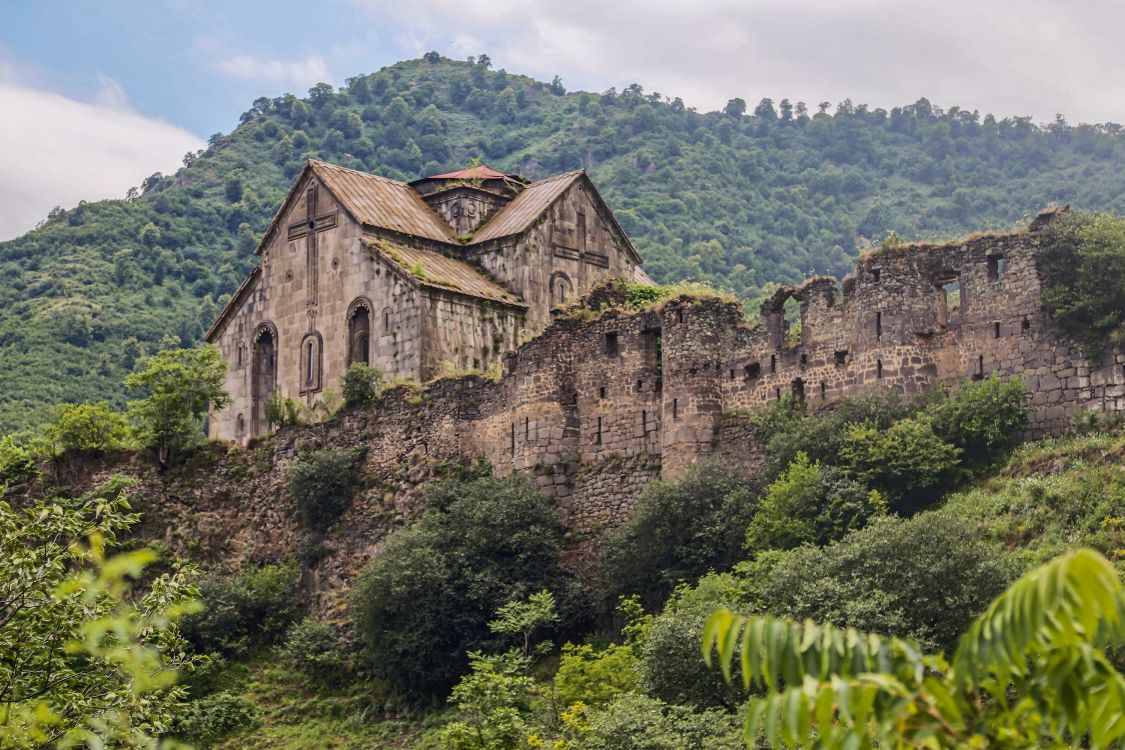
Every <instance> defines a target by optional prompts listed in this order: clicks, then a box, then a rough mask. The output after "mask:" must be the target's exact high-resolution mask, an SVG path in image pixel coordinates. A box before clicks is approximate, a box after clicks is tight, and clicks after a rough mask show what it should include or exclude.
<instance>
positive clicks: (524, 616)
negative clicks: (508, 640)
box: [488, 589, 559, 658]
mask: <svg viewBox="0 0 1125 750" xmlns="http://www.w3.org/2000/svg"><path fill="white" fill-rule="evenodd" d="M558 621H559V615H558V613H557V612H556V611H555V597H554V595H553V594H552V593H551V592H550V591H548V590H546V589H543V590H542V591H537V592H535V593H534V594H532V595H531V596H529V597H527V601H519V600H516V601H511V602H508V603H507V604H505V605H503V606H502V607H500V609H498V610H496V619H495V620H493V621H492V622H490V623H488V629H489V630H491V631H492V632H493V633H496V634H497V635H507V636H516V637H518V638H519V639H521V640H522V643H520V644H519V649H520V653H521V654H523V655H524V656H525V657H528V658H531V656H532V655H533V654H536V653H546V652H547V651H550V650H551V642H550V641H543V642H542V643H537V644H536V645H535V648H532V646H531V636H532V634H533V633H535V631H536V630H540V629H541V628H545V627H550V626H551V625H554V624H556V623H557V622H558Z"/></svg>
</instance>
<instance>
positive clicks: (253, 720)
mask: <svg viewBox="0 0 1125 750" xmlns="http://www.w3.org/2000/svg"><path fill="white" fill-rule="evenodd" d="M258 724H259V717H258V711H257V709H256V708H255V707H254V704H252V703H250V701H248V700H246V699H245V698H243V697H242V696H241V695H238V694H236V693H232V692H222V693H214V694H212V695H208V696H205V697H203V698H200V699H199V700H195V701H192V702H190V703H188V704H187V705H186V706H185V707H184V710H183V713H182V714H181V715H180V717H179V718H178V719H177V720H176V723H175V725H174V726H173V732H172V733H173V734H175V735H176V736H177V737H180V738H181V739H184V740H187V741H189V742H193V743H195V744H196V745H197V746H199V747H201V748H205V747H208V746H210V745H211V744H212V743H213V742H216V741H218V740H221V739H223V738H224V737H227V736H229V735H231V734H234V733H235V732H238V731H242V730H246V729H253V728H254V727H256V726H258Z"/></svg>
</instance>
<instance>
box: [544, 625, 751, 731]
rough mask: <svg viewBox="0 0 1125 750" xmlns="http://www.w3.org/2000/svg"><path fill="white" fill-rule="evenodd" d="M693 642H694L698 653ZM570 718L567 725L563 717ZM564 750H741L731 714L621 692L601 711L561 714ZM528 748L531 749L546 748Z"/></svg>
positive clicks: (736, 723)
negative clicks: (694, 708)
mask: <svg viewBox="0 0 1125 750" xmlns="http://www.w3.org/2000/svg"><path fill="white" fill-rule="evenodd" d="M698 647H699V644H696V650H698ZM568 718H569V719H570V720H569V721H567V719H568ZM563 721H564V727H565V729H568V730H569V732H568V734H569V736H567V737H566V745H565V747H566V748H567V750H623V749H624V748H628V749H629V750H702V749H703V748H706V749H707V750H745V748H746V744H745V741H744V740H743V738H742V722H741V720H739V718H738V716H737V714H733V713H730V712H727V711H722V710H718V709H709V710H706V711H696V710H693V709H691V708H687V707H684V706H674V705H668V704H667V703H665V702H663V701H660V700H657V699H656V698H649V697H646V696H644V695H637V694H636V693H623V694H622V695H621V696H619V697H618V698H617V699H616V700H614V701H613V702H612V703H610V704H609V705H607V706H604V707H601V708H591V709H589V710H586V711H583V712H582V715H580V716H576V717H573V718H571V717H568V716H567V715H565V714H564V716H563ZM540 742H541V743H542V744H533V741H529V742H528V744H529V745H530V746H531V747H532V748H550V747H552V745H550V744H547V743H545V742H542V741H541V740H540Z"/></svg>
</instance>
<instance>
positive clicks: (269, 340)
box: [250, 322, 277, 436]
mask: <svg viewBox="0 0 1125 750" xmlns="http://www.w3.org/2000/svg"><path fill="white" fill-rule="evenodd" d="M250 345H251V347H252V350H253V377H252V378H251V380H250V400H251V405H252V408H251V412H250V433H251V435H252V436H255V435H260V434H261V433H262V432H264V431H265V430H267V429H268V426H269V420H268V419H266V402H267V401H269V399H270V397H271V396H272V395H273V392H274V390H275V389H276V388H277V328H276V327H274V325H273V323H269V322H267V323H262V324H261V325H259V326H258V327H257V328H256V329H255V330H254V338H253V339H252V340H251V343H250Z"/></svg>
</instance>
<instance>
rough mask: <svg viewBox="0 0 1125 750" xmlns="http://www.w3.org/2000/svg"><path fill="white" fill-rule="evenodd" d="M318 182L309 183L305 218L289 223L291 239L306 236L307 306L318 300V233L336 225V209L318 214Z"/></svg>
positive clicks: (311, 305)
mask: <svg viewBox="0 0 1125 750" xmlns="http://www.w3.org/2000/svg"><path fill="white" fill-rule="evenodd" d="M316 197H317V184H316V183H315V182H314V183H312V184H311V185H309V189H308V191H306V193H305V207H306V210H305V217H306V218H305V220H304V221H298V222H295V223H293V224H290V225H289V239H290V240H297V239H300V238H301V237H304V238H305V279H306V280H307V286H306V289H307V291H306V297H305V306H306V307H309V308H312V307H315V306H316V301H317V286H318V283H317V268H318V262H317V252H316V235H317V234H318V233H319V232H323V231H324V230H326V229H332V228H334V227H335V226H336V211H325V212H324V213H322V214H318V213H317V210H316Z"/></svg>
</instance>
